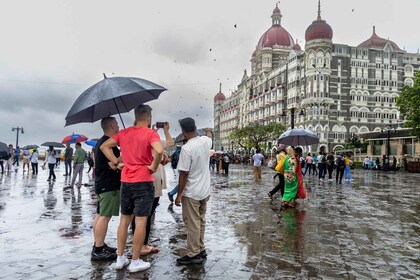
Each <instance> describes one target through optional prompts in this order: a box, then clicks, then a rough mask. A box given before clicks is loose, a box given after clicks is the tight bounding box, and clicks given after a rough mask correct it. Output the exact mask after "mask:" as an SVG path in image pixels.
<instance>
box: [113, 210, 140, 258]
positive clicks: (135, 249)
mask: <svg viewBox="0 0 420 280" xmlns="http://www.w3.org/2000/svg"><path fill="white" fill-rule="evenodd" d="M146 223H147V217H136V230H135V231H134V236H133V260H137V259H138V258H139V257H140V252H141V248H142V246H143V242H144V238H145V236H146ZM127 227H128V226H127ZM118 244H119V243H118ZM118 250H119V247H118ZM118 255H120V254H119V253H118Z"/></svg>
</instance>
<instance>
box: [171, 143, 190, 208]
mask: <svg viewBox="0 0 420 280" xmlns="http://www.w3.org/2000/svg"><path fill="white" fill-rule="evenodd" d="M185 143H187V142H186V141H185V140H184V141H183V143H182V144H183V145H185ZM181 149H182V147H181V146H177V147H176V149H175V152H174V153H173V154H172V156H171V167H172V169H173V170H174V173H175V170H176V169H177V167H178V161H179V154H180V153H181ZM177 193H178V184H176V186H175V187H174V188H173V189H172V190H171V191H170V192H168V199H169V201H170V202H171V205H172V203H174V195H176V194H177Z"/></svg>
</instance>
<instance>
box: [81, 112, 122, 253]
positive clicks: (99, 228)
mask: <svg viewBox="0 0 420 280" xmlns="http://www.w3.org/2000/svg"><path fill="white" fill-rule="evenodd" d="M101 128H102V131H103V133H104V135H103V136H102V137H101V138H100V139H99V140H98V142H97V144H96V147H95V149H96V151H95V162H96V168H95V173H96V174H95V193H96V195H97V198H98V206H97V210H96V216H95V219H94V221H93V237H94V244H93V248H92V252H91V257H90V259H91V260H92V261H100V260H115V259H116V258H117V254H116V251H117V248H114V247H110V246H108V245H107V244H106V243H105V237H106V234H107V231H108V224H109V221H110V220H111V218H112V216H118V215H119V208H120V185H121V172H120V171H119V170H118V168H117V167H116V166H114V165H113V164H112V163H111V162H109V160H108V159H107V158H106V156H105V155H104V153H103V152H102V151H101V149H100V147H101V146H102V144H103V143H104V142H105V141H106V140H108V139H109V138H110V137H112V136H114V135H115V134H116V133H118V131H119V127H118V122H117V120H116V119H115V118H114V117H106V118H103V119H102V120H101ZM112 152H113V154H114V156H115V157H116V158H118V159H119V161H120V160H121V158H120V150H119V149H118V148H117V147H113V148H112ZM74 174H76V171H75V172H74Z"/></svg>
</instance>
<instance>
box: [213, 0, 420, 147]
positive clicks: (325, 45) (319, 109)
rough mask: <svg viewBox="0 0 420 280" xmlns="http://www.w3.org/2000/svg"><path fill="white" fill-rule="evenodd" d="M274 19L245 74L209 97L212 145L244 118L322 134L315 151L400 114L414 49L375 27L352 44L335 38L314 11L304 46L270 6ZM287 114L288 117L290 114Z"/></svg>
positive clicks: (416, 61)
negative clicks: (405, 47)
mask: <svg viewBox="0 0 420 280" xmlns="http://www.w3.org/2000/svg"><path fill="white" fill-rule="evenodd" d="M271 18H272V26H271V27H270V28H269V29H268V30H267V31H266V32H265V33H264V34H263V35H262V36H261V38H260V39H259V41H258V43H257V46H256V49H255V51H254V52H253V53H252V56H251V74H250V75H248V73H247V71H246V70H245V72H244V75H243V77H242V81H241V82H240V84H239V85H238V87H237V89H236V90H235V91H234V92H232V94H231V96H230V97H228V98H226V97H225V96H224V94H223V93H222V92H221V89H220V90H219V93H217V94H216V96H215V98H214V124H215V132H216V131H217V133H216V139H215V148H216V149H220V148H221V147H222V146H223V147H225V148H228V147H230V139H229V138H228V135H229V133H230V132H232V131H234V130H235V129H237V128H241V127H243V126H246V125H250V124H268V123H270V122H282V123H285V124H286V126H287V128H290V127H291V126H292V120H294V122H293V123H294V127H300V128H307V129H310V130H312V131H315V132H317V133H318V135H319V136H320V140H321V141H320V144H319V145H314V146H313V147H312V148H313V150H314V151H333V150H336V149H340V148H342V147H343V145H344V143H345V142H346V139H348V138H349V137H350V136H351V134H353V133H361V132H369V131H380V130H381V128H383V127H385V126H389V125H392V126H395V127H396V126H397V124H400V123H401V122H402V121H403V120H402V119H401V118H400V115H399V112H398V108H397V107H396V98H397V97H398V96H399V94H400V91H401V88H402V86H403V85H413V83H414V74H415V72H417V71H419V67H420V54H419V53H407V52H406V51H405V50H402V49H401V48H400V47H399V46H398V45H397V44H396V43H394V42H393V41H391V40H389V39H384V38H381V37H379V36H378V35H377V34H376V30H375V27H373V31H372V35H371V37H370V38H368V39H367V40H365V41H363V42H362V43H361V44H359V45H358V46H349V45H345V44H340V43H335V42H333V29H332V28H331V26H330V25H329V24H328V23H327V22H326V21H325V20H323V19H322V18H321V5H320V3H318V15H317V18H316V19H315V20H314V21H313V22H312V24H310V25H309V27H308V28H307V29H306V32H305V50H302V49H301V46H300V45H299V44H298V42H297V40H296V41H295V40H293V37H292V36H291V35H290V34H289V32H287V30H286V29H285V28H284V27H283V26H282V24H281V21H282V13H281V12H280V9H279V8H278V6H277V5H276V8H275V9H274V10H273V14H272V16H271ZM292 115H293V118H292Z"/></svg>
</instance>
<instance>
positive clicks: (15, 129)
mask: <svg viewBox="0 0 420 280" xmlns="http://www.w3.org/2000/svg"><path fill="white" fill-rule="evenodd" d="M12 131H16V148H17V147H18V146H19V132H21V133H22V134H23V127H12Z"/></svg>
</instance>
